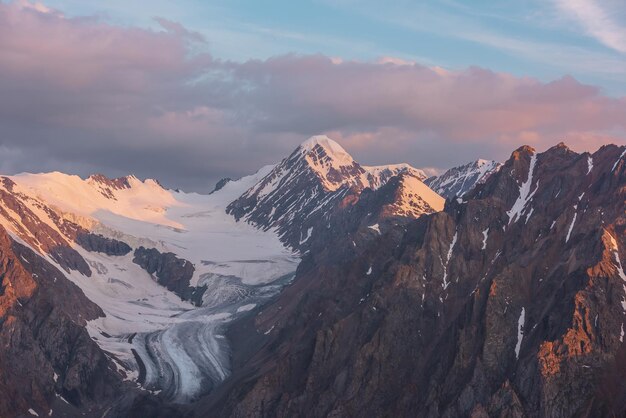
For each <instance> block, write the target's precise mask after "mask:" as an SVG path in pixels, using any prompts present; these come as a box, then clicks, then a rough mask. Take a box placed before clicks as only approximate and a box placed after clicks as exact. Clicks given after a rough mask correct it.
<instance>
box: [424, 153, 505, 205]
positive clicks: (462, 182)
mask: <svg viewBox="0 0 626 418" xmlns="http://www.w3.org/2000/svg"><path fill="white" fill-rule="evenodd" d="M501 166H502V164H500V163H498V162H497V161H491V160H482V159H479V160H476V161H472V162H470V163H467V164H465V165H462V166H458V167H453V168H451V169H449V170H448V171H446V172H445V173H443V174H442V175H440V176H434V177H430V178H428V179H426V180H425V181H424V183H426V184H427V185H428V186H429V187H430V188H431V189H433V190H434V191H436V192H437V193H439V194H440V195H441V196H443V197H445V198H452V197H455V196H457V197H462V196H463V195H464V194H465V193H467V192H469V191H470V190H472V189H473V188H474V186H476V184H479V183H483V182H484V181H485V180H486V179H487V178H488V177H489V176H490V175H491V174H493V173H495V172H496V171H498V170H499V169H500V167H501Z"/></svg>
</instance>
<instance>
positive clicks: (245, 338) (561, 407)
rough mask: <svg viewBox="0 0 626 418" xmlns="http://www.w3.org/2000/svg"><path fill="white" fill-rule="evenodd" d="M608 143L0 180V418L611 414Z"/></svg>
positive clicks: (618, 318) (614, 318)
mask: <svg viewBox="0 0 626 418" xmlns="http://www.w3.org/2000/svg"><path fill="white" fill-rule="evenodd" d="M624 155H625V149H624V147H616V146H606V147H603V148H601V149H600V150H598V151H597V152H595V153H594V154H588V153H585V154H578V153H575V152H573V151H571V150H569V149H568V148H567V147H566V146H564V145H563V144H559V145H558V146H556V147H553V148H551V149H549V150H548V151H546V152H543V153H537V152H536V151H535V150H533V149H532V148H529V147H522V148H520V149H518V150H516V151H515V152H514V153H513V154H512V155H511V158H510V159H509V160H507V161H506V162H505V163H504V164H499V163H495V162H490V161H485V160H479V161H476V162H472V163H468V164H466V165H464V166H460V167H456V168H452V169H450V170H448V171H447V172H445V173H443V174H442V175H441V176H438V177H435V178H430V179H426V175H425V174H424V172H423V171H422V170H419V169H416V168H413V167H411V166H410V165H408V164H393V165H386V166H375V167H372V166H364V165H361V164H359V163H358V162H356V161H354V159H353V158H352V157H351V156H350V155H349V154H348V152H347V151H346V150H345V149H343V148H342V147H341V146H340V145H339V144H337V143H336V142H334V141H332V140H331V139H330V138H328V137H325V136H316V137H312V138H311V139H309V140H307V141H306V142H304V143H303V144H301V145H300V146H298V147H297V148H296V149H295V150H294V151H293V152H292V153H291V154H290V155H288V156H287V157H286V158H284V159H283V160H282V161H280V162H278V163H277V164H276V165H272V166H267V167H264V168H262V169H261V170H259V171H258V172H257V173H255V174H253V175H251V176H247V177H244V178H241V179H238V180H229V181H226V180H225V181H220V182H219V185H218V187H216V188H215V190H214V191H213V192H212V193H210V194H208V195H201V194H196V193H185V192H183V191H180V190H169V189H166V188H164V187H163V186H162V185H160V184H159V183H158V182H157V181H155V180H149V179H148V180H139V179H137V178H136V177H134V176H128V177H123V178H119V179H109V178H107V177H105V176H103V175H94V176H91V177H89V178H86V179H82V178H80V177H77V176H71V175H66V174H62V173H47V174H23V175H17V176H5V177H0V200H1V202H0V203H1V204H0V277H1V278H2V286H1V291H0V315H1V316H0V323H1V329H0V332H2V333H3V334H4V335H3V339H2V341H3V342H8V343H7V344H5V345H3V346H2V347H3V348H0V387H1V388H2V389H3V393H4V395H0V416H3V417H4V416H20V415H25V414H30V415H35V414H38V415H39V416H45V415H49V414H50V416H83V415H84V416H98V417H101V416H109V417H113V416H115V417H117V416H121V417H125V416H142V417H144V416H146V417H150V416H164V417H165V416H167V417H175V416H235V417H248V416H262V417H263V416H265V417H276V416H279V417H291V416H407V417H408V416H411V417H413V416H450V417H452V416H476V417H481V416H531V417H535V416H537V417H539V416H594V415H595V416H605V415H612V414H613V415H616V416H620V415H621V414H622V413H623V412H624V405H625V403H624V402H625V400H626V398H625V394H626V389H624V388H623V385H624V384H623V383H622V382H624V381H626V380H625V379H623V375H624V374H626V370H625V368H624V367H625V365H626V363H625V362H624V361H623V360H624V358H625V357H624V353H625V352H624V350H623V348H622V347H623V335H624V332H623V321H624V300H626V294H625V287H624V283H625V281H626V275H625V274H624V271H623V268H622V260H624V257H625V256H626V254H624V238H623V236H624V197H625V196H624V194H625V193H626V192H625V186H626V184H625V183H626V161H624V160H625V158H624ZM429 186H430V187H429ZM446 198H447V200H446ZM563 388H567V390H563ZM29 411H32V412H29Z"/></svg>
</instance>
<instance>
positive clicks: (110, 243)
mask: <svg viewBox="0 0 626 418" xmlns="http://www.w3.org/2000/svg"><path fill="white" fill-rule="evenodd" d="M76 243H77V244H78V245H80V246H81V247H83V248H84V249H86V250H87V251H91V252H99V253H104V254H106V255H113V256H122V255H126V254H128V253H129V252H131V251H132V248H131V247H130V245H128V244H126V243H125V242H123V241H118V240H116V239H112V238H106V237H104V236H102V235H99V234H94V233H91V232H81V233H79V234H77V235H76Z"/></svg>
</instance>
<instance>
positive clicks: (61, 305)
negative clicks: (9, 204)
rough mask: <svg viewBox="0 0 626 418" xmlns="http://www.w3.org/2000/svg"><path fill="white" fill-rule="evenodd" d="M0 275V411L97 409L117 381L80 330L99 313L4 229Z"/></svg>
mask: <svg viewBox="0 0 626 418" xmlns="http://www.w3.org/2000/svg"><path fill="white" fill-rule="evenodd" d="M0 278H1V280H2V283H1V285H0V341H2V344H1V346H0V388H1V389H2V394H3V395H2V396H1V397H0V416H3V417H11V416H18V415H22V414H26V413H27V411H28V410H29V409H30V410H32V411H34V412H35V413H38V414H39V416H47V415H48V414H49V413H50V414H52V413H53V412H54V411H57V412H56V414H57V415H54V416H58V415H62V414H61V413H60V411H64V412H63V413H67V414H70V416H71V415H72V414H81V413H89V414H96V413H98V411H100V412H99V413H100V414H101V413H102V412H103V411H102V405H103V404H105V403H106V402H111V401H112V400H113V399H114V398H115V397H116V396H118V390H119V387H120V385H121V376H119V375H117V374H116V373H115V372H113V371H112V370H111V363H110V362H109V360H108V359H107V357H106V356H105V355H104V353H103V352H102V351H101V350H100V349H99V348H98V346H97V345H96V343H95V342H94V341H92V339H91V338H90V337H89V335H88V334H87V331H86V330H85V328H84V325H85V322H86V321H88V320H91V319H95V318H97V317H98V316H101V315H103V314H102V311H101V310H100V309H99V308H98V306H96V305H95V304H93V303H92V302H90V301H89V300H88V299H87V298H86V297H85V295H84V294H83V292H82V291H81V290H80V289H79V288H78V287H76V286H75V285H74V284H72V283H71V282H69V281H68V280H67V279H66V278H65V276H64V275H63V274H62V273H61V272H60V271H59V270H57V269H56V268H55V267H54V266H52V265H51V264H50V263H48V262H46V261H45V260H44V259H43V258H41V257H40V256H38V255H37V254H35V253H34V252H33V251H31V250H30V249H28V248H27V247H25V246H24V245H22V244H19V243H17V242H15V241H14V240H13V239H12V238H11V237H10V236H9V235H8V234H7V233H6V231H5V230H4V229H3V228H1V227H0ZM79 411H80V412H79Z"/></svg>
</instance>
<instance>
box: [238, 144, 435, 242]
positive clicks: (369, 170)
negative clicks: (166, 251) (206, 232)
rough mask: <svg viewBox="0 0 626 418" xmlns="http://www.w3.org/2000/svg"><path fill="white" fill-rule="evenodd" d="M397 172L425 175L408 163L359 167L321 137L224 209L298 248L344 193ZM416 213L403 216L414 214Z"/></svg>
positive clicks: (375, 185) (381, 182)
mask: <svg viewBox="0 0 626 418" xmlns="http://www.w3.org/2000/svg"><path fill="white" fill-rule="evenodd" d="M400 174H404V175H405V176H407V177H411V178H414V179H415V180H416V181H417V182H420V183H421V180H423V179H424V178H425V177H426V176H425V175H424V173H423V172H422V171H421V170H418V169H415V168H413V167H411V166H410V165H408V164H393V165H383V166H373V167H367V166H362V165H360V164H359V163H358V162H356V161H354V159H353V158H352V156H350V154H348V152H347V151H346V150H345V149H344V148H343V147H342V146H341V145H339V144H338V143H337V142H335V141H333V140H332V139H330V138H328V137H327V136H324V135H318V136H313V137H311V138H309V139H308V140H306V141H304V142H303V143H302V144H301V145H300V146H298V148H297V149H296V150H295V151H294V152H293V153H292V154H291V155H289V157H287V158H285V159H283V160H282V161H281V162H280V163H279V164H277V165H276V166H275V167H274V168H273V169H272V170H271V171H270V172H269V173H268V174H267V175H266V176H265V177H264V178H263V179H261V181H259V182H258V183H257V184H256V185H254V186H253V187H252V188H250V190H248V191H247V192H246V193H244V194H243V195H242V196H241V197H240V198H239V199H237V200H235V201H234V202H233V203H231V204H230V205H229V206H228V211H229V213H231V214H233V215H234V216H235V217H236V218H237V219H239V218H244V219H246V220H247V221H248V222H251V223H253V224H256V225H257V226H259V227H261V228H264V229H270V228H277V230H278V231H279V234H280V235H281V237H282V238H283V240H285V242H288V243H289V244H290V245H292V246H293V247H299V246H301V245H302V243H303V239H304V238H303V237H307V236H308V232H307V231H308V230H309V228H311V227H313V226H314V225H316V224H317V223H318V221H319V219H321V218H324V217H325V216H326V215H327V214H328V213H329V211H331V210H333V208H335V207H336V206H337V205H338V204H339V203H340V202H341V200H342V199H343V198H344V197H345V196H346V194H347V193H348V192H349V190H350V189H352V191H353V192H354V193H357V194H358V193H360V192H361V191H362V190H363V189H365V188H370V189H373V190H376V189H379V188H380V187H382V186H384V185H385V184H386V183H387V182H388V181H389V180H390V179H391V178H393V177H394V176H397V175H400ZM422 186H423V187H424V188H425V189H428V187H427V186H425V185H423V184H422ZM428 190H430V189H428ZM435 206H437V205H435ZM428 207H429V209H428V210H429V211H432V210H433V209H432V207H431V206H428ZM416 213H417V212H416V211H410V213H409V212H406V215H407V216H410V217H414V216H419V215H416ZM422 213H425V212H420V214H422ZM294 225H295V226H294ZM303 231H304V232H303Z"/></svg>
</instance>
